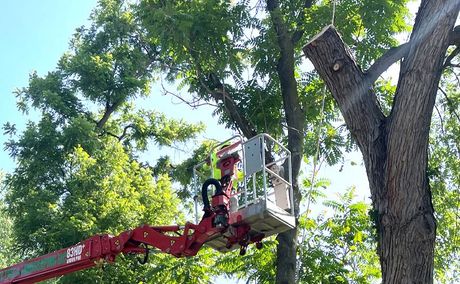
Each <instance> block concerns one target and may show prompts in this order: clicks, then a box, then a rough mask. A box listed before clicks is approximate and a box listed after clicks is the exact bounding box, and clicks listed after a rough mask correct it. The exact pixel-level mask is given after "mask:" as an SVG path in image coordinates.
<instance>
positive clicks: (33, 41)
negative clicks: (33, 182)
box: [0, 0, 96, 171]
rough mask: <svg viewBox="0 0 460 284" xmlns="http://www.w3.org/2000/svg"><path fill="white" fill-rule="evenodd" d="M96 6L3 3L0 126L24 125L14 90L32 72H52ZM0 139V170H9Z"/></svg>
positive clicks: (79, 0)
mask: <svg viewBox="0 0 460 284" xmlns="http://www.w3.org/2000/svg"><path fill="white" fill-rule="evenodd" d="M95 6H96V0H66V1H62V0H40V1H30V0H29V1H26V0H3V1H2V5H1V8H2V16H1V17H0V98H1V101H0V125H2V126H3V124H4V123H5V122H7V121H8V122H11V123H16V124H17V125H18V127H19V128H22V127H23V126H24V125H25V123H26V121H27V120H28V119H29V117H27V116H25V115H23V114H22V113H20V112H19V111H18V110H17V108H16V98H15V96H14V94H13V91H14V90H15V89H16V88H21V87H26V86H27V82H28V77H29V74H30V73H31V72H32V71H34V70H36V71H37V72H38V73H39V74H41V75H43V74H46V73H47V72H48V71H51V70H53V69H54V67H55V66H56V63H57V61H58V59H59V57H60V56H61V55H62V54H63V52H64V51H65V50H66V49H67V43H68V41H69V40H70V38H71V36H72V34H73V32H74V30H75V28H77V27H79V26H81V25H83V24H85V23H87V19H88V17H89V15H90V12H91V10H92V9H93V8H94V7H95ZM32 118H33V117H32ZM0 137H1V138H0V144H1V145H2V146H1V148H0V169H2V170H4V171H11V170H12V169H13V167H14V163H13V161H12V159H11V158H10V157H9V155H8V153H6V152H5V150H4V149H3V143H4V142H5V140H6V139H7V137H5V136H4V135H3V131H2V135H1V136H0Z"/></svg>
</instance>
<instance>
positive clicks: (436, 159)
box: [428, 76, 460, 283]
mask: <svg viewBox="0 0 460 284" xmlns="http://www.w3.org/2000/svg"><path fill="white" fill-rule="evenodd" d="M446 79H447V80H445V81H444V82H443V86H442V87H443V88H444V89H445V90H446V93H445V94H441V97H440V98H439V99H438V102H437V107H436V111H435V114H433V122H432V131H431V137H430V160H429V166H428V176H429V178H430V186H431V189H432V193H433V205H434V208H435V216H436V220H437V225H438V226H437V232H436V233H437V236H436V248H435V279H436V280H437V281H438V282H439V283H455V282H458V281H460V276H459V275H458V273H457V271H459V269H460V256H459V247H460V234H459V226H460V225H459V215H458V210H459V208H460V194H459V187H460V159H459V157H460V139H459V137H460V126H459V122H460V120H459V116H458V114H459V110H460V108H459V103H460V96H459V94H460V92H459V89H458V84H457V83H456V82H455V81H453V80H456V79H455V78H452V77H450V78H449V76H448V77H447V78H446ZM451 80H452V81H451Z"/></svg>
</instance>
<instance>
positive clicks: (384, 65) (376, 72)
mask: <svg viewBox="0 0 460 284" xmlns="http://www.w3.org/2000/svg"><path fill="white" fill-rule="evenodd" d="M449 44H450V45H457V48H456V49H455V50H454V51H453V52H452V53H451V54H450V55H449V56H448V57H447V59H446V63H445V64H444V67H447V66H451V64H450V61H451V60H452V59H453V58H454V57H455V56H456V55H457V54H458V53H459V52H460V26H457V27H455V28H454V30H453V31H452V32H451V33H450V35H449ZM409 49H410V42H406V43H403V44H401V45H400V46H396V47H392V48H390V49H389V50H387V52H386V53H385V54H384V55H382V56H381V57H380V58H379V59H377V60H376V61H375V62H374V64H372V66H371V67H369V69H368V70H367V71H366V72H365V74H366V81H367V83H368V84H370V85H371V84H373V83H374V82H375V81H376V80H377V79H378V77H379V76H380V75H382V73H383V72H385V71H386V70H387V69H388V68H389V67H390V66H391V65H393V64H394V63H395V62H396V61H398V60H401V59H402V58H404V57H405V56H406V55H407V53H408V52H409Z"/></svg>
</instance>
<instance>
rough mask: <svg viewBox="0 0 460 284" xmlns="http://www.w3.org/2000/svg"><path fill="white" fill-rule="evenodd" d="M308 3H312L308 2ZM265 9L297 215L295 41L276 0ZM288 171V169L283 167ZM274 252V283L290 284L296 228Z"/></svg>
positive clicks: (299, 114) (299, 130) (299, 150)
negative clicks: (270, 27)
mask: <svg viewBox="0 0 460 284" xmlns="http://www.w3.org/2000/svg"><path fill="white" fill-rule="evenodd" d="M308 5H311V3H310V2H309V4H308ZM267 11H268V12H269V13H270V18H271V22H272V24H273V27H274V29H275V31H276V35H277V43H278V46H279V49H280V54H279V59H278V63H277V66H276V67H277V68H276V69H277V73H278V77H279V80H280V86H281V96H282V98H283V109H284V113H285V115H286V123H287V125H288V130H287V131H288V149H289V150H290V151H291V153H292V179H293V187H294V213H295V215H296V216H297V215H298V212H299V204H300V199H301V194H300V191H299V187H298V175H299V171H300V164H301V161H302V155H303V132H304V128H305V114H304V111H303V110H302V109H301V106H300V102H299V95H298V92H297V81H296V80H295V76H294V68H295V60H294V45H295V42H296V40H298V39H299V37H298V36H295V37H296V38H297V39H294V35H293V34H292V32H290V31H289V29H288V27H287V25H286V23H285V22H284V20H283V18H282V14H281V10H280V8H279V2H278V1H277V0H267ZM286 172H287V171H286ZM276 239H277V241H278V247H277V253H276V283H279V284H293V283H295V281H296V274H295V272H296V263H297V229H296V228H294V229H292V230H289V231H287V232H284V233H280V234H279V235H278V237H277V238H276Z"/></svg>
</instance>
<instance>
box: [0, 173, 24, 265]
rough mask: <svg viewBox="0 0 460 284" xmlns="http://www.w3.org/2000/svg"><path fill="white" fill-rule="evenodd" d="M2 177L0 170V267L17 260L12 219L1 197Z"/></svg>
mask: <svg viewBox="0 0 460 284" xmlns="http://www.w3.org/2000/svg"><path fill="white" fill-rule="evenodd" d="M3 179H4V174H3V173H2V172H1V171H0V224H1V225H0V269H1V268H3V267H7V266H9V265H12V264H14V263H15V262H17V261H18V260H19V258H18V257H17V254H16V253H15V251H14V248H15V243H14V239H13V220H12V218H11V216H9V215H8V212H7V211H6V207H5V204H4V200H3V198H2V196H3V194H4V192H5V190H6V187H7V185H6V184H5V183H4V180H3Z"/></svg>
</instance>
